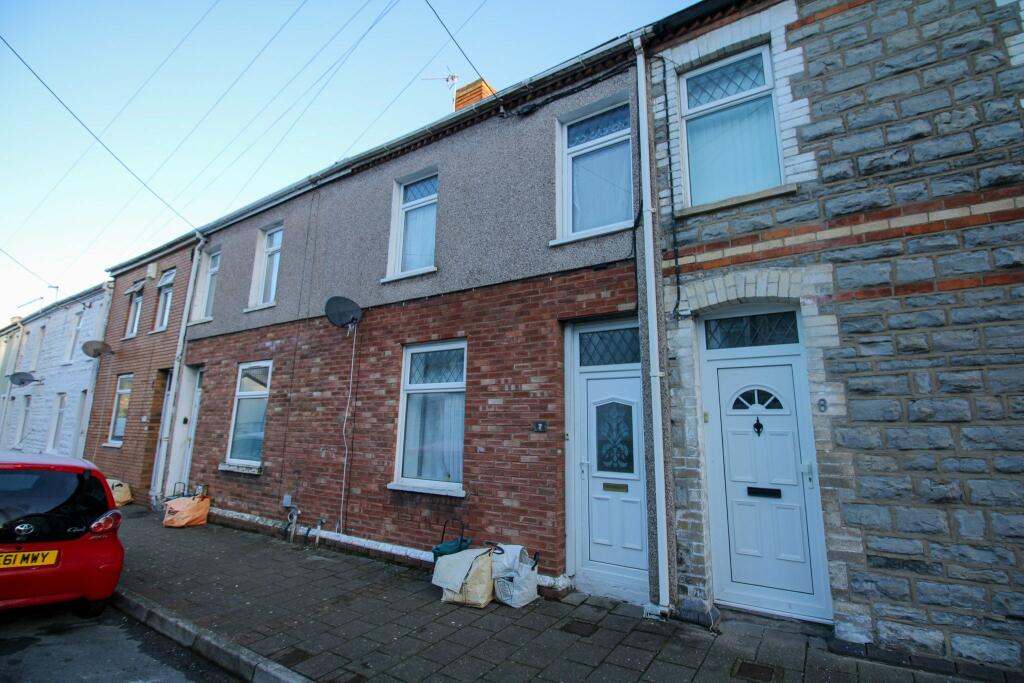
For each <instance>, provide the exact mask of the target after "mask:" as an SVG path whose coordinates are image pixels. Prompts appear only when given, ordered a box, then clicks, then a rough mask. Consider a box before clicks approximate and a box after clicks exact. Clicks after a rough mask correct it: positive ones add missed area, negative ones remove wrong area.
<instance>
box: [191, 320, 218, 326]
mask: <svg viewBox="0 0 1024 683" xmlns="http://www.w3.org/2000/svg"><path fill="white" fill-rule="evenodd" d="M212 322H213V318H196V319H195V320H189V321H188V325H189V327H191V326H192V325H202V324H203V323H212Z"/></svg>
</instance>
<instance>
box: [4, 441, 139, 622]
mask: <svg viewBox="0 0 1024 683" xmlns="http://www.w3.org/2000/svg"><path fill="white" fill-rule="evenodd" d="M121 519H122V516H121V512H120V511H119V510H118V509H117V506H116V505H115V504H114V496H113V494H112V493H111V492H110V487H109V486H108V485H107V480H106V479H104V478H103V475H102V474H100V471H99V470H98V469H96V466H95V465H93V464H92V463H91V462H88V461H86V460H80V459H78V458H68V457H64V456H59V455H32V454H22V453H6V452H0V609H4V608H10V607H28V606H30V605H41V604H43V603H48V602H65V601H69V600H77V601H79V607H80V610H81V611H82V612H83V613H84V614H85V615H96V614H99V613H100V612H101V611H102V610H103V607H104V606H105V605H106V600H107V599H108V598H109V597H110V596H111V595H112V594H113V593H114V588H116V587H117V580H118V578H120V576H121V568H122V567H123V566H124V547H123V546H122V545H121V540H120V539H119V538H118V537H117V529H118V527H120V526H121Z"/></svg>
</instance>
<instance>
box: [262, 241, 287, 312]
mask: <svg viewBox="0 0 1024 683" xmlns="http://www.w3.org/2000/svg"><path fill="white" fill-rule="evenodd" d="M283 237H284V228H273V229H271V230H267V231H266V232H265V233H264V235H263V255H262V258H261V259H260V272H259V278H260V282H259V296H258V297H257V298H256V303H257V305H260V306H266V305H270V304H273V303H275V302H276V301H277V271H278V268H279V267H280V265H281V239H282V238H283Z"/></svg>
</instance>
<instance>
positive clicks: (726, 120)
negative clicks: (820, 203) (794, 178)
mask: <svg viewBox="0 0 1024 683" xmlns="http://www.w3.org/2000/svg"><path fill="white" fill-rule="evenodd" d="M681 84H682V89H681V90H682V95H681V100H682V119H683V128H684V130H685V135H684V136H683V137H684V140H685V149H686V151H685V156H686V162H687V172H686V177H687V179H688V180H689V199H690V205H691V206H696V205H700V204H709V203H712V202H716V201H720V200H722V199H728V198H729V197H736V196H739V195H743V194H748V193H751V192H757V191H759V190H765V189H768V188H771V187H776V186H778V185H781V184H782V166H781V162H780V159H781V155H780V152H779V132H778V124H777V117H776V114H775V98H774V95H773V93H772V89H773V85H774V84H773V81H772V72H771V55H770V53H769V51H768V48H767V47H760V48H757V49H754V50H750V51H747V52H743V53H741V54H739V55H736V56H733V57H730V58H728V59H724V60H721V61H718V62H715V63H714V64H711V65H709V66H706V67H702V68H700V69H695V70H694V71H691V72H689V73H687V74H685V75H684V76H683V77H682V79H681Z"/></svg>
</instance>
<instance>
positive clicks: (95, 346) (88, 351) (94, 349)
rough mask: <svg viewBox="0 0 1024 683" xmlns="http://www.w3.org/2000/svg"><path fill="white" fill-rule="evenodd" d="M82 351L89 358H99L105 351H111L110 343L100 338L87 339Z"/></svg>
mask: <svg viewBox="0 0 1024 683" xmlns="http://www.w3.org/2000/svg"><path fill="white" fill-rule="evenodd" d="M82 353H84V354H85V355H87V356H89V358H99V357H100V356H102V355H103V354H105V353H110V344H108V343H107V342H104V341H99V340H98V339H94V340H92V341H87V342H84V343H83V344H82Z"/></svg>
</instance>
